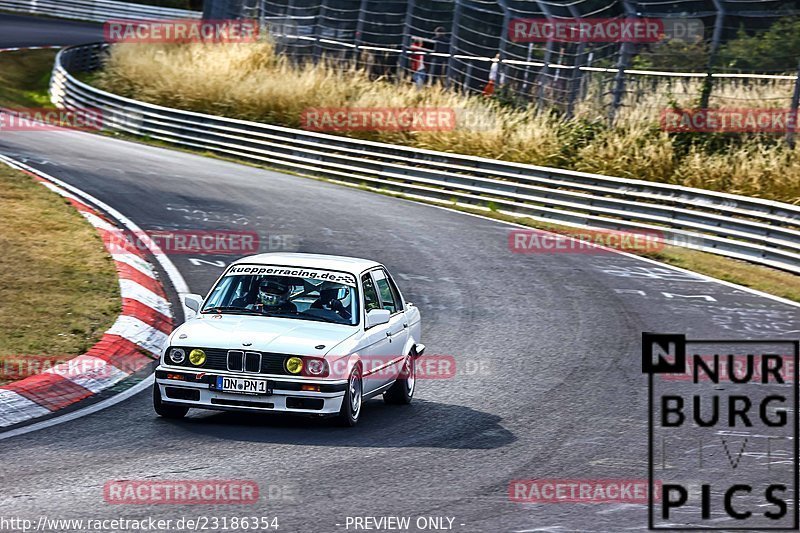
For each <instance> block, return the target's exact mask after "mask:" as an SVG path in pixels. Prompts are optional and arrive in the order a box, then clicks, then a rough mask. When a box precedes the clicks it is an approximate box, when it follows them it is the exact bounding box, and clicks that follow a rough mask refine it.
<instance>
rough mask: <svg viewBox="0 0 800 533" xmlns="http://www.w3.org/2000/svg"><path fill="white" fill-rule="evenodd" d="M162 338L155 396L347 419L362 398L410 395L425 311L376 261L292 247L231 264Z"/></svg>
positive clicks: (173, 410)
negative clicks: (164, 339) (300, 251)
mask: <svg viewBox="0 0 800 533" xmlns="http://www.w3.org/2000/svg"><path fill="white" fill-rule="evenodd" d="M184 303H185V305H186V307H187V308H189V309H191V310H192V311H194V312H195V313H196V315H195V316H194V317H193V318H190V319H189V320H187V321H186V322H185V323H184V324H182V325H181V326H180V327H178V328H177V329H175V331H173V332H172V334H171V335H170V336H169V339H168V340H167V343H166V346H165V347H164V349H163V353H162V354H161V361H160V364H159V366H158V368H157V369H156V382H155V386H154V387H153V404H154V407H155V410H156V412H157V413H158V414H159V415H161V416H163V417H167V418H181V417H183V416H185V415H186V413H187V412H188V410H189V409H190V408H193V407H194V408H199V409H215V410H236V411H250V412H284V413H296V414H305V415H317V416H336V417H338V418H339V420H340V421H341V422H342V423H343V424H344V425H347V426H353V425H355V424H356V423H357V422H358V419H359V416H360V415H361V406H362V403H363V401H364V400H366V399H368V398H372V397H374V396H377V395H379V394H382V395H383V398H384V400H385V401H386V402H388V403H397V404H408V403H410V402H411V399H412V397H413V395H414V382H415V359H416V358H417V357H419V356H420V355H422V353H423V351H424V350H425V346H424V345H423V344H421V343H420V331H421V323H420V313H419V310H418V309H417V308H416V307H415V306H414V305H413V304H412V303H411V302H406V301H405V300H404V299H403V295H402V294H401V293H400V291H399V289H398V288H397V285H396V284H395V282H394V280H393V279H392V276H391V275H390V274H389V272H388V271H387V270H386V268H385V267H384V266H383V265H381V264H379V263H376V262H374V261H368V260H365V259H355V258H351V257H338V256H330V255H312V254H295V253H271V254H261V255H255V256H251V257H245V258H243V259H240V260H238V261H236V262H235V263H234V264H232V265H230V266H229V267H228V268H227V269H226V270H225V272H224V273H223V274H222V276H221V277H220V278H219V279H218V280H217V282H216V284H215V285H214V287H213V288H212V289H211V292H210V293H209V295H208V297H207V298H205V300H203V298H202V297H201V296H199V295H189V296H186V297H185V298H184Z"/></svg>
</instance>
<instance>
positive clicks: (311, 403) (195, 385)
mask: <svg viewBox="0 0 800 533" xmlns="http://www.w3.org/2000/svg"><path fill="white" fill-rule="evenodd" d="M217 376H228V377H236V378H245V379H253V378H258V379H268V380H269V382H270V384H271V386H272V394H269V395H263V394H259V395H255V394H237V393H233V392H222V391H218V390H214V389H213V388H212V386H211V384H212V383H213V382H214V380H216V377H217ZM178 377H180V379H178ZM303 385H307V386H308V385H310V386H318V387H319V389H320V390H319V392H317V391H304V390H301V389H300V388H301V386H303ZM156 386H157V387H159V391H160V393H161V401H162V402H164V403H166V404H169V405H184V406H186V407H193V408H197V409H213V410H218V411H249V412H281V413H294V414H300V415H312V416H313V415H317V416H329V415H335V414H338V413H339V410H340V409H341V407H342V401H343V399H344V394H345V390H346V388H347V381H333V380H330V381H328V380H310V379H292V378H286V376H280V377H272V376H264V375H259V376H254V375H253V374H242V373H238V372H218V371H212V372H196V371H192V370H186V369H184V368H179V367H168V366H164V365H159V366H158V368H156Z"/></svg>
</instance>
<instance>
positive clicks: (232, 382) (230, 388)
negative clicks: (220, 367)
mask: <svg viewBox="0 0 800 533" xmlns="http://www.w3.org/2000/svg"><path fill="white" fill-rule="evenodd" d="M214 388H215V389H216V390H218V391H222V392H236V393H239V394H272V387H271V386H270V384H269V381H267V380H266V379H244V378H229V377H225V376H217V383H216V387H214Z"/></svg>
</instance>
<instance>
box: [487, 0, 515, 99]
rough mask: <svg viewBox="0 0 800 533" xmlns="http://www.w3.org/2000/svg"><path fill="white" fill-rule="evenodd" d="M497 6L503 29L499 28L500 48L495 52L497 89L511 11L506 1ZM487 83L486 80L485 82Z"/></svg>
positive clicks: (503, 72) (502, 68) (501, 1)
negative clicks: (500, 11)
mask: <svg viewBox="0 0 800 533" xmlns="http://www.w3.org/2000/svg"><path fill="white" fill-rule="evenodd" d="M497 4H498V5H499V6H500V8H501V9H502V10H503V27H502V28H500V46H499V47H498V50H497V52H498V53H499V54H500V63H499V64H498V65H497V81H496V83H497V88H498V89H499V88H500V80H502V79H503V76H504V74H505V65H504V64H503V60H504V59H505V58H506V46H507V45H508V38H509V34H508V27H509V26H510V25H511V9H509V7H508V2H507V1H506V0H497ZM487 81H488V80H487Z"/></svg>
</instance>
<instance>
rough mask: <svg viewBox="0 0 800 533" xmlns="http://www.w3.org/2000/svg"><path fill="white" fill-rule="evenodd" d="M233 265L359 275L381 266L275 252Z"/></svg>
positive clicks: (349, 259)
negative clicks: (279, 267)
mask: <svg viewBox="0 0 800 533" xmlns="http://www.w3.org/2000/svg"><path fill="white" fill-rule="evenodd" d="M233 264H235V265H238V264H256V265H277V266H292V267H302V268H318V269H327V270H339V271H341V272H349V273H350V274H355V275H359V274H361V273H362V272H364V271H365V270H368V269H370V268H374V267H376V266H381V264H380V263H378V262H375V261H371V260H369V259H359V258H357V257H344V256H341V255H323V254H301V253H284V252H275V253H268V254H258V255H251V256H248V257H242V258H241V259H237V260H236V261H235V262H234V263H233Z"/></svg>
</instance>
